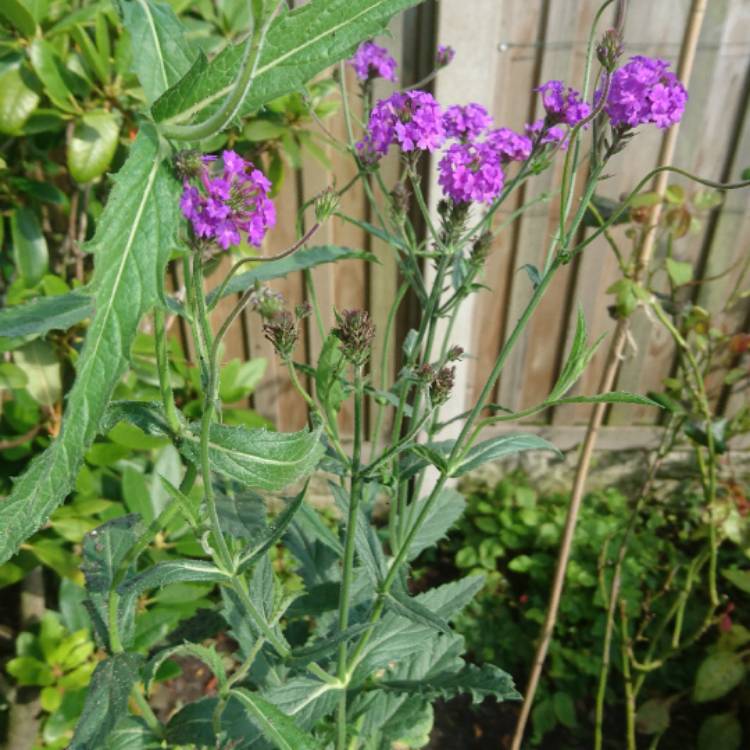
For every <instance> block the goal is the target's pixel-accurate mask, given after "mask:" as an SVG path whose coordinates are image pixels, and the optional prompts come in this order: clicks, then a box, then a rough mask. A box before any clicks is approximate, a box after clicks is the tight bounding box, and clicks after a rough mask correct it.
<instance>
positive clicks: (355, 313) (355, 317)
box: [332, 310, 375, 367]
mask: <svg viewBox="0 0 750 750" xmlns="http://www.w3.org/2000/svg"><path fill="white" fill-rule="evenodd" d="M336 322H337V324H338V325H337V326H336V327H335V328H334V329H333V331H332V333H333V335H334V336H336V337H337V338H338V339H339V341H341V351H342V353H343V355H344V357H345V358H346V359H347V360H348V361H349V362H351V363H352V364H353V365H355V366H356V367H361V366H362V365H364V364H365V363H366V362H367V360H368V359H369V357H370V347H371V346H372V340H373V339H374V338H375V325H374V324H373V322H372V320H371V318H370V314H369V313H368V312H367V311H366V310H344V312H343V313H339V312H336Z"/></svg>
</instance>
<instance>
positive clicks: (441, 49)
mask: <svg viewBox="0 0 750 750" xmlns="http://www.w3.org/2000/svg"><path fill="white" fill-rule="evenodd" d="M455 56H456V50H454V49H453V47H451V46H450V45H448V44H438V48H437V52H436V53H435V66H436V67H438V68H444V67H445V66H446V65H450V64H451V63H452V62H453V58H454V57H455Z"/></svg>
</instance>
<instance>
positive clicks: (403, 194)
mask: <svg viewBox="0 0 750 750" xmlns="http://www.w3.org/2000/svg"><path fill="white" fill-rule="evenodd" d="M410 198H411V193H410V192H409V188H407V187H406V185H405V184H404V183H403V182H397V183H396V185H395V187H394V188H393V190H391V204H392V206H393V213H394V215H395V216H396V217H399V218H400V217H404V216H406V214H407V213H408V211H409V199H410Z"/></svg>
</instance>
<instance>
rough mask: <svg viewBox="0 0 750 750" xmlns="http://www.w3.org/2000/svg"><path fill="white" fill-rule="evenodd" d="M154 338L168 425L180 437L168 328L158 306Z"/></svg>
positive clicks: (160, 386) (155, 312)
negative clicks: (169, 352)
mask: <svg viewBox="0 0 750 750" xmlns="http://www.w3.org/2000/svg"><path fill="white" fill-rule="evenodd" d="M154 338H155V349H156V369H157V371H158V373H159V391H160V392H161V400H162V404H163V405H164V413H165V414H166V417H167V424H168V425H169V429H170V430H171V431H172V433H173V434H175V435H179V434H180V431H181V429H182V426H181V424H180V418H179V415H178V413H177V407H176V406H175V402H174V393H173V392H172V384H171V382H170V380H169V356H168V352H167V328H166V316H165V314H164V308H163V307H161V306H160V305H158V304H157V306H156V307H155V308H154Z"/></svg>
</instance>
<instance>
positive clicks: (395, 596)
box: [387, 586, 451, 633]
mask: <svg viewBox="0 0 750 750" xmlns="http://www.w3.org/2000/svg"><path fill="white" fill-rule="evenodd" d="M387 602H388V606H389V607H390V608H391V609H392V610H393V611H394V612H395V613H396V614H397V615H401V617H405V618H406V619H407V620H411V621H412V622H416V623H417V624H418V625H425V626H427V627H428V628H434V629H435V630H437V631H438V632H440V633H450V632H451V628H450V625H448V623H447V622H446V621H445V620H444V619H443V618H442V617H438V616H437V615H436V614H435V613H434V612H432V611H431V610H430V609H428V608H427V607H425V606H424V605H422V604H420V603H419V602H418V601H417V600H416V599H414V598H413V597H411V596H409V594H408V593H407V592H406V590H405V589H403V590H401V589H399V588H398V587H396V586H394V587H393V589H392V590H391V592H390V593H389V594H388V598H387Z"/></svg>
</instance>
